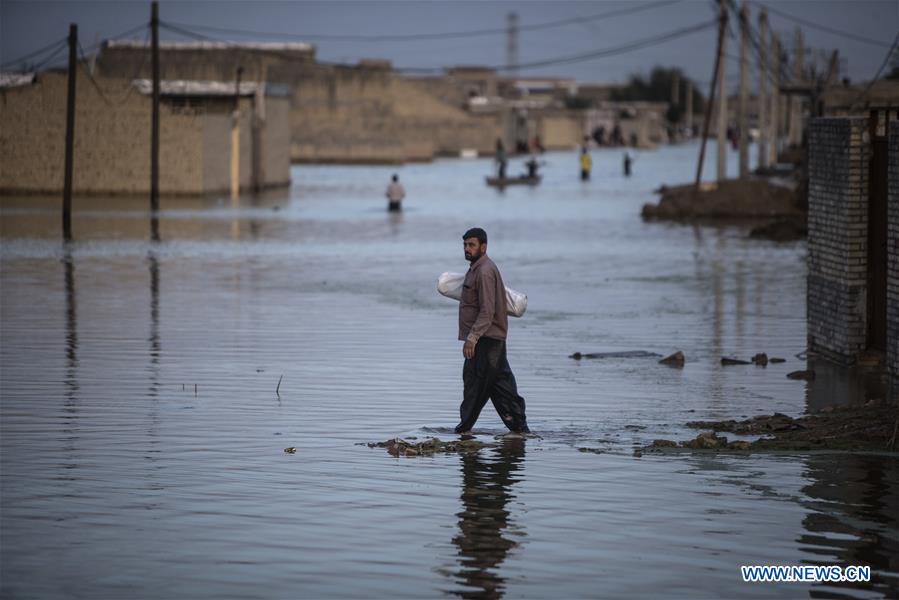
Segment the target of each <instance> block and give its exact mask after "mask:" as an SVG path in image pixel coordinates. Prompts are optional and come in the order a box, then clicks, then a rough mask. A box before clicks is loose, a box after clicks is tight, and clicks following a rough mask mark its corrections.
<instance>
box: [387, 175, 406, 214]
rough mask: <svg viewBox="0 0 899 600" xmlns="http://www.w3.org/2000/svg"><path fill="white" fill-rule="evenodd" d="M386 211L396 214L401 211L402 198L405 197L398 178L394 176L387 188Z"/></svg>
mask: <svg viewBox="0 0 899 600" xmlns="http://www.w3.org/2000/svg"><path fill="white" fill-rule="evenodd" d="M385 195H386V196H387V201H388V204H387V210H389V211H391V212H397V211H400V210H402V209H403V206H402V202H403V198H405V197H406V190H405V188H403V184H401V183H400V176H399V175H397V174H395V173H394V175H393V177H392V178H391V181H390V185H388V186H387V192H386V194H385Z"/></svg>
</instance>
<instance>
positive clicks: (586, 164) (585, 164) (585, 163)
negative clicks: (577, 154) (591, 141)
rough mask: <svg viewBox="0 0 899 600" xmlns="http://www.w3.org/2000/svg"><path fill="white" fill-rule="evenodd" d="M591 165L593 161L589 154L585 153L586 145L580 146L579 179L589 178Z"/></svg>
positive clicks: (585, 179)
mask: <svg viewBox="0 0 899 600" xmlns="http://www.w3.org/2000/svg"><path fill="white" fill-rule="evenodd" d="M592 167H593V161H592V160H590V154H588V153H587V146H582V147H581V181H587V180H588V179H590V169H591V168H592Z"/></svg>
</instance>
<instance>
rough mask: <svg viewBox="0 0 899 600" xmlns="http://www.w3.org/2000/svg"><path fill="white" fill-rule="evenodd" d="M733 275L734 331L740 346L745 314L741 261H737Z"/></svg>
mask: <svg viewBox="0 0 899 600" xmlns="http://www.w3.org/2000/svg"><path fill="white" fill-rule="evenodd" d="M735 271H736V272H735V274H734V279H735V280H736V284H737V306H736V311H735V312H736V314H735V315H734V317H735V323H734V329H735V330H736V334H737V340H736V341H737V344H742V342H743V318H744V316H745V314H746V282H745V275H744V273H743V261H742V260H738V261H737V264H736V270H735Z"/></svg>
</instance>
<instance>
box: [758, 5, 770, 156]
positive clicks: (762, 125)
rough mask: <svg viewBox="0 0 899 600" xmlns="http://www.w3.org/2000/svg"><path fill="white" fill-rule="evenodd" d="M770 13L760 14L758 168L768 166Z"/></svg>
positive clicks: (762, 12) (763, 12) (764, 11)
mask: <svg viewBox="0 0 899 600" xmlns="http://www.w3.org/2000/svg"><path fill="white" fill-rule="evenodd" d="M767 38H768V12H767V11H766V10H765V9H764V8H763V9H762V10H761V12H760V13H759V49H758V50H759V147H758V151H759V156H758V161H757V162H758V168H759V169H764V168H766V167H767V166H768V54H767V48H766V47H765V44H766V43H767V42H766V40H767Z"/></svg>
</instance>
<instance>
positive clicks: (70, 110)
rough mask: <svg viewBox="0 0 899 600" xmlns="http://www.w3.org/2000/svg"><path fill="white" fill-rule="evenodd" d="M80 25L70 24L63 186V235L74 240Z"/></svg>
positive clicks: (69, 239) (68, 239) (68, 240)
mask: <svg viewBox="0 0 899 600" xmlns="http://www.w3.org/2000/svg"><path fill="white" fill-rule="evenodd" d="M77 68H78V25H76V24H75V23H72V24H71V25H69V90H68V96H67V98H66V164H65V181H64V183H63V188H62V237H63V239H64V240H65V241H67V242H71V241H72V167H73V162H74V158H75V157H74V154H75V80H76V79H77V78H78V71H77Z"/></svg>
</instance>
